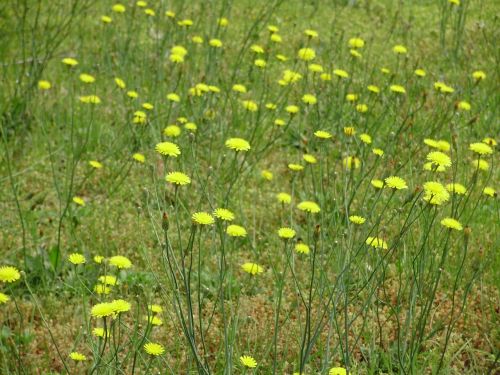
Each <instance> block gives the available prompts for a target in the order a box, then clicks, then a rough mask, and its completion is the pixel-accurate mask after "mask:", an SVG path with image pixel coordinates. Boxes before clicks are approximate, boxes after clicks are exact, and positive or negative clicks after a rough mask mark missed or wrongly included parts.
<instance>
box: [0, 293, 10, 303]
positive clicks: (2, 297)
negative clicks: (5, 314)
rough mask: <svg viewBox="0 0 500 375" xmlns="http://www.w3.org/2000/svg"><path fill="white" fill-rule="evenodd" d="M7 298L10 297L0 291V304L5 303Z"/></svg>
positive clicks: (7, 300)
mask: <svg viewBox="0 0 500 375" xmlns="http://www.w3.org/2000/svg"><path fill="white" fill-rule="evenodd" d="M9 300H10V297H9V296H8V295H7V294H5V293H1V292H0V304H2V303H7V302H9Z"/></svg>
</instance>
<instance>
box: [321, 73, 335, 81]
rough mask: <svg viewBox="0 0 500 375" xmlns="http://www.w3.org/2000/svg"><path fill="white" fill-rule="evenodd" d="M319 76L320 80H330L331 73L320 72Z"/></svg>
mask: <svg viewBox="0 0 500 375" xmlns="http://www.w3.org/2000/svg"><path fill="white" fill-rule="evenodd" d="M319 78H320V79H321V80H322V81H331V80H332V75H331V74H328V73H322V74H321V75H320V76H319Z"/></svg>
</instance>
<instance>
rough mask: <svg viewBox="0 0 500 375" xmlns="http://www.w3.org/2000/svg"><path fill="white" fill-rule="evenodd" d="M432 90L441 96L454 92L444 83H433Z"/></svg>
mask: <svg viewBox="0 0 500 375" xmlns="http://www.w3.org/2000/svg"><path fill="white" fill-rule="evenodd" d="M434 88H435V89H436V90H437V91H439V92H442V93H443V94H451V93H453V92H455V90H454V89H453V87H450V86H448V85H447V84H446V83H444V82H435V83H434Z"/></svg>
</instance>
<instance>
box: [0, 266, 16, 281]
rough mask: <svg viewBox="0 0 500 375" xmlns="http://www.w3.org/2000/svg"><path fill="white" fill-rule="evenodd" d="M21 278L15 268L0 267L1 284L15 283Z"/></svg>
mask: <svg viewBox="0 0 500 375" xmlns="http://www.w3.org/2000/svg"><path fill="white" fill-rule="evenodd" d="M20 278H21V274H20V273H19V271H18V270H17V268H15V267H11V266H2V267H0V282H3V283H13V282H14V281H17V280H19V279H20Z"/></svg>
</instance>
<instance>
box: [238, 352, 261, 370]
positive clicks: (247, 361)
mask: <svg viewBox="0 0 500 375" xmlns="http://www.w3.org/2000/svg"><path fill="white" fill-rule="evenodd" d="M240 362H241V364H242V365H243V366H245V367H248V368H255V367H257V361H256V360H255V359H254V358H253V357H250V356H249V355H242V356H241V357H240Z"/></svg>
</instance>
